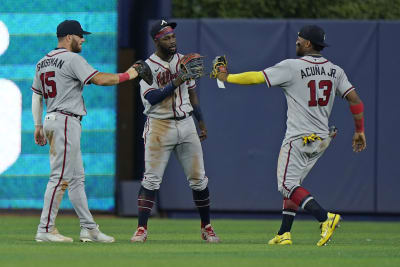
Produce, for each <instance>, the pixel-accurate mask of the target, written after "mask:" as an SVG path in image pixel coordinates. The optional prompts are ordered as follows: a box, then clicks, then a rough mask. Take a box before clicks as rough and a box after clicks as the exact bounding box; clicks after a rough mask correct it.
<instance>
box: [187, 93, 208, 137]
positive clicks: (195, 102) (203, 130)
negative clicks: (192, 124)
mask: <svg viewBox="0 0 400 267" xmlns="http://www.w3.org/2000/svg"><path fill="white" fill-rule="evenodd" d="M188 92H189V100H190V104H191V105H192V107H193V115H194V117H195V118H196V120H197V121H198V122H199V128H200V133H199V138H200V141H203V140H205V139H206V138H207V127H206V123H205V122H204V119H203V114H202V112H201V108H200V102H199V98H198V97H197V93H196V91H195V90H189V91H188Z"/></svg>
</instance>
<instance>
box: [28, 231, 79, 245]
mask: <svg viewBox="0 0 400 267" xmlns="http://www.w3.org/2000/svg"><path fill="white" fill-rule="evenodd" d="M35 240H36V242H67V243H71V242H73V241H74V240H73V239H72V238H70V237H66V236H63V235H62V234H60V233H59V232H58V230H57V228H54V230H53V231H51V232H50V233H37V234H36V236H35Z"/></svg>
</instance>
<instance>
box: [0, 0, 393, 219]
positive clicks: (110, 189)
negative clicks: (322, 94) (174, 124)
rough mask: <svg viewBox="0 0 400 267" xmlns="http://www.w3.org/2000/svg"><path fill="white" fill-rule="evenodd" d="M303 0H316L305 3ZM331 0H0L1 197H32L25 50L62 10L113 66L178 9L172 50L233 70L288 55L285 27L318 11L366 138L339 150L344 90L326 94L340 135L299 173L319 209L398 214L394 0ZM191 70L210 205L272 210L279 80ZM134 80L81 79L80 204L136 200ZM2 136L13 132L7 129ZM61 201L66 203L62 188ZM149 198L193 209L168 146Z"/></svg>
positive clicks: (149, 47)
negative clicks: (358, 147)
mask: <svg viewBox="0 0 400 267" xmlns="http://www.w3.org/2000/svg"><path fill="white" fill-rule="evenodd" d="M311 2H312V3H313V4H314V7H315V8H314V9H307V8H306V7H307V6H308V5H310V4H311ZM334 2H335V3H331V1H325V0H323V1H318V3H314V1H308V0H304V1H303V0H302V1H277V0H276V1H275V0H274V1H272V0H270V1H256V0H253V1H239V0H232V1H225V0H224V1H211V0H209V1H182V0H181V1H178V0H164V1H163V0H151V1H140V0H120V1H117V0H86V1H83V2H82V1H78V0H69V1H63V0H52V1H49V0H30V1H27V0H2V1H1V4H0V79H1V80H0V90H1V91H2V94H1V96H3V95H8V93H4V92H8V91H7V90H9V92H11V91H12V92H20V95H21V96H20V97H19V94H18V93H16V94H12V95H13V96H15V97H13V98H10V99H7V98H3V97H2V99H0V113H1V114H2V115H1V116H0V140H3V141H1V143H0V144H1V147H0V153H1V156H0V209H2V210H3V211H7V210H8V211H10V210H26V209H29V210H32V209H33V210H40V209H41V207H42V201H43V193H44V191H45V187H46V183H47V179H48V174H49V159H48V148H47V147H45V148H42V147H38V146H36V145H35V144H34V142H33V129H34V128H33V120H32V115H31V94H32V93H31V90H30V86H31V84H32V78H33V75H34V69H35V63H36V62H37V61H38V60H39V59H40V58H41V57H42V56H43V55H44V54H45V53H47V52H48V51H49V50H51V49H53V48H54V47H55V46H56V37H55V32H56V27H57V25H58V24H59V23H60V22H61V21H63V20H64V19H76V20H78V21H80V22H81V24H82V26H83V28H84V29H85V30H88V31H90V32H92V33H93V34H92V35H90V36H88V38H87V41H86V43H85V44H84V46H83V51H82V56H83V57H85V58H86V59H87V61H88V62H89V63H90V64H92V65H93V66H94V67H95V68H97V69H98V70H100V71H103V72H117V71H119V72H121V71H124V70H125V69H127V67H128V66H129V65H130V64H132V63H133V62H134V61H135V60H136V59H145V58H147V57H148V56H149V55H150V54H151V53H152V51H153V44H152V41H151V40H150V38H149V34H148V29H149V24H150V23H151V22H152V21H153V20H155V19H159V18H166V19H171V20H174V21H176V22H178V27H177V28H176V33H177V38H178V49H179V52H181V53H183V54H185V53H189V52H194V51H196V52H199V53H201V54H203V55H205V56H206V57H207V58H206V61H207V63H210V62H211V60H212V58H213V57H214V56H216V55H221V54H225V55H227V57H228V61H229V69H230V71H231V72H233V73H235V72H242V71H248V70H261V69H264V68H265V67H268V66H271V65H273V64H275V63H277V62H279V61H281V60H283V59H285V58H288V57H295V48H294V43H295V39H296V36H297V31H298V29H299V28H300V27H301V26H303V25H304V24H309V23H313V24H319V25H321V26H322V27H323V28H324V29H325V31H326V33H327V42H328V43H329V44H331V47H329V48H327V49H326V51H323V52H324V54H325V55H326V57H327V58H328V59H331V60H332V61H333V62H334V63H336V64H338V65H339V66H341V67H343V69H344V70H345V71H346V73H347V75H348V77H349V79H350V81H351V82H352V83H353V85H355V87H356V89H357V90H358V93H359V94H360V96H361V97H362V99H363V101H364V103H365V105H366V129H367V130H366V134H367V142H368V148H367V150H366V151H365V152H363V153H361V154H357V155H356V154H354V153H353V152H352V151H351V137H352V134H353V128H354V126H353V122H352V119H351V116H350V112H349V110H348V108H347V104H346V103H344V102H345V101H342V100H341V99H340V98H337V99H336V101H337V103H336V104H335V107H334V110H333V114H332V117H331V122H332V123H333V124H335V125H336V126H337V127H338V128H339V135H338V137H337V138H336V139H335V141H334V142H333V144H332V146H331V148H329V149H328V151H327V153H326V154H325V155H324V157H323V158H322V159H321V160H320V161H319V162H318V164H317V165H316V166H315V167H314V170H313V171H312V172H311V173H310V175H309V176H308V178H307V179H306V182H305V183H306V187H308V188H309V189H310V191H311V192H312V193H313V195H315V196H316V197H317V199H318V200H319V201H320V203H321V204H322V205H323V206H324V207H326V208H327V209H329V210H332V211H339V212H345V213H351V214H368V215H391V216H392V218H398V216H399V214H400V207H399V206H398V205H395V203H397V202H398V201H397V199H398V198H397V190H396V188H398V187H400V180H399V179H398V175H399V173H400V165H399V164H397V155H398V150H399V145H398V143H397V142H396V140H397V132H398V130H399V127H400V126H399V119H398V116H397V114H399V105H398V104H397V98H398V97H399V96H400V93H399V90H398V82H397V76H398V74H397V73H398V64H399V59H400V58H399V55H398V53H397V52H396V51H397V48H398V47H399V45H400V22H399V20H398V19H399V18H400V14H398V13H399V10H400V5H399V3H400V2H399V1H397V0H396V1H383V0H382V1H379V0H376V1H372V0H371V1H358V0H357V1H334ZM350 2H351V3H352V5H349V4H348V3H350ZM244 3H248V4H244ZM389 3H390V6H389V5H388V4H389ZM251 4H252V5H251ZM228 7H230V8H228ZM368 7H370V8H368ZM369 10H373V11H369ZM396 10H397V11H396ZM263 11H264V13H263ZM278 11H279V12H278ZM318 11H320V12H318ZM396 12H397V13H396ZM304 17H306V18H307V19H302V18H304ZM345 18H346V20H343V19H345ZM349 19H351V20H349ZM361 19H362V20H361ZM387 19H390V20H387ZM396 19H397V20H396ZM10 81H11V82H12V84H11V83H10ZM198 84H199V86H198V92H199V95H200V100H201V103H202V109H203V113H204V116H205V119H206V122H207V126H208V131H209V138H208V139H207V140H206V141H205V142H204V143H203V149H204V157H205V164H206V173H207V176H208V177H209V178H210V191H211V193H212V208H213V210H214V211H216V212H221V213H224V214H231V215H233V214H235V215H236V214H249V213H251V214H266V213H276V214H278V213H279V211H280V208H281V196H280V194H279V193H278V192H277V190H276V187H277V186H276V162H277V158H278V154H279V148H280V145H281V141H282V138H283V135H284V131H285V119H286V114H285V112H286V104H285V99H284V96H283V93H282V92H280V90H279V89H278V88H274V89H267V88H266V86H264V85H258V86H253V87H239V86H234V85H228V86H227V87H228V88H227V89H226V90H221V89H218V88H216V83H215V81H214V80H210V79H208V78H207V77H205V78H203V79H201V80H200V81H199V83H198ZM16 88H17V89H16ZM137 92H138V85H137V84H136V83H133V82H132V83H126V84H123V85H121V86H118V88H117V87H99V86H95V85H90V86H87V87H85V90H84V99H85V103H86V106H87V110H88V116H86V117H85V118H84V120H83V121H82V128H83V132H82V140H81V142H82V153H83V160H84V166H85V172H86V191H87V194H88V200H89V207H90V209H91V210H96V211H101V212H106V213H115V214H118V215H122V216H131V215H135V214H136V196H137V190H138V188H139V183H140V179H141V175H142V173H143V140H142V138H141V135H142V129H143V122H144V117H143V115H142V110H143V107H142V104H141V101H140V98H139V95H138V93H137ZM21 99H22V104H21V102H20V101H21ZM9 110H17V112H16V113H17V114H19V112H18V110H20V114H19V117H17V118H16V119H15V120H13V122H14V123H13V125H12V126H10V124H9V121H6V118H8V116H6V115H5V114H8V112H9ZM14 115H15V114H14ZM9 136H20V139H18V138H17V140H14V139H13V140H12V142H11V141H10V138H9ZM4 140H5V141H4ZM11 151H12V153H11ZM11 154H12V155H16V156H15V160H14V158H10V155H11ZM61 208H64V209H71V208H72V207H71V204H70V202H69V201H68V198H67V195H66V197H65V199H64V200H63V202H62V206H61ZM157 211H158V212H160V213H162V214H167V215H169V216H170V217H173V216H178V215H179V214H189V213H190V212H192V211H194V205H193V203H192V199H191V191H190V189H189V187H188V185H187V182H186V180H185V177H184V176H183V171H182V170H181V167H180V166H179V164H178V163H177V162H176V160H175V159H174V158H173V157H172V158H171V161H170V164H169V166H168V168H167V170H166V172H165V176H164V181H163V184H162V187H161V190H160V192H159V195H158V206H157Z"/></svg>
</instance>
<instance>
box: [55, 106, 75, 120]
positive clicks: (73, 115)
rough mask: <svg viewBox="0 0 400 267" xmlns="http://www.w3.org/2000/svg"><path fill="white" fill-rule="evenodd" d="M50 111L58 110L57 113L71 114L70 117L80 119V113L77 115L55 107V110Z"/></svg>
mask: <svg viewBox="0 0 400 267" xmlns="http://www.w3.org/2000/svg"><path fill="white" fill-rule="evenodd" d="M52 112H58V113H61V114H64V115H67V116H72V117H75V118H77V119H78V120H80V121H82V116H81V115H77V114H74V113H71V112H68V111H63V110H57V109H56V110H54V111H52Z"/></svg>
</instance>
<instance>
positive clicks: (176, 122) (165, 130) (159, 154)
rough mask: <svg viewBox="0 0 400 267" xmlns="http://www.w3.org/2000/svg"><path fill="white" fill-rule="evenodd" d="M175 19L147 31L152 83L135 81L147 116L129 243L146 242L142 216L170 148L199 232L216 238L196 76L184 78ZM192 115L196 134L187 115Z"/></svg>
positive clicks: (147, 212)
mask: <svg viewBox="0 0 400 267" xmlns="http://www.w3.org/2000/svg"><path fill="white" fill-rule="evenodd" d="M175 27H176V23H174V22H172V23H168V22H166V21H164V20H161V21H157V22H156V23H155V24H154V25H152V28H151V32H150V35H151V37H152V38H153V40H154V44H155V46H156V51H155V53H154V54H152V55H151V56H150V58H148V59H147V60H146V63H147V64H148V65H149V66H150V68H151V70H152V72H153V77H154V80H153V84H151V85H148V84H146V83H144V82H141V83H140V92H141V97H142V102H143V105H144V107H145V110H144V114H145V115H146V116H147V121H146V123H145V126H144V132H143V138H144V145H145V156H144V157H145V172H144V176H143V180H142V184H141V188H140V190H139V193H138V209H139V218H138V227H137V230H136V232H135V233H134V235H133V236H132V238H131V241H132V242H145V241H146V239H147V221H148V218H149V216H150V212H151V209H152V207H153V204H154V201H155V195H156V191H157V190H158V189H159V188H160V184H161V181H162V177H163V175H164V170H165V167H166V166H167V163H168V160H169V157H170V155H171V152H174V154H175V156H176V157H177V159H178V160H179V162H180V164H181V165H182V167H183V170H184V172H185V175H186V177H187V179H188V182H189V186H190V187H191V188H192V193H193V200H194V202H195V205H196V206H197V208H198V211H199V213H200V218H201V236H202V238H203V239H204V240H206V241H207V242H218V241H219V238H218V237H217V235H216V234H215V232H214V230H213V227H212V226H211V224H210V198H209V191H208V187H207V183H208V178H207V176H206V175H205V171H204V162H203V152H202V147H201V144H200V140H204V139H205V138H206V137H207V129H206V126H205V123H204V120H203V117H202V114H201V110H200V106H199V102H198V98H197V94H196V91H195V87H196V84H195V81H194V80H188V81H183V80H182V76H181V74H182V73H181V72H180V66H179V61H180V59H181V58H182V57H183V55H181V54H179V53H177V49H176V37H175V33H174V28H175ZM192 114H194V117H196V119H197V121H198V123H199V128H200V134H198V133H197V130H196V126H195V124H194V120H193V117H192Z"/></svg>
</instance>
